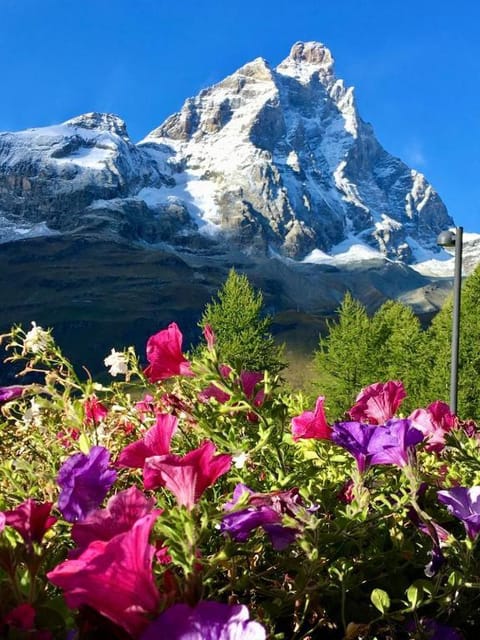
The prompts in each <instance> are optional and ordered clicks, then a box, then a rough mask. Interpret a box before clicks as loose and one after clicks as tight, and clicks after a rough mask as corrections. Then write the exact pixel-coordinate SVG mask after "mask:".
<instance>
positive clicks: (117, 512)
mask: <svg viewBox="0 0 480 640" xmlns="http://www.w3.org/2000/svg"><path fill="white" fill-rule="evenodd" d="M154 505H155V500H154V498H147V497H146V496H145V494H144V493H142V491H140V490H139V489H137V487H135V486H132V487H129V488H128V489H125V490H124V491H119V492H118V493H117V494H115V495H114V496H112V497H111V498H110V499H109V500H108V502H107V506H106V508H105V509H95V511H91V512H90V513H89V514H88V515H87V517H86V518H85V519H84V520H82V521H81V522H76V523H75V524H74V525H73V527H72V533H71V535H72V540H73V541H74V542H75V543H76V544H77V546H78V547H80V548H81V549H82V550H83V549H85V548H86V547H88V545H89V544H90V543H91V542H94V541H95V540H104V541H107V540H111V539H112V538H113V537H114V536H116V535H118V534H119V533H125V532H126V531H129V530H130V529H131V528H132V527H133V525H134V524H135V523H136V522H137V520H140V518H143V517H144V516H146V515H148V514H149V513H151V512H152V510H153V507H154ZM154 513H156V514H157V515H160V513H161V511H160V510H159V509H157V510H156V511H155V512H154Z"/></svg>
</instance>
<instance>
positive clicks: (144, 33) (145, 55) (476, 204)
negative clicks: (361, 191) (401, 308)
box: [0, 0, 480, 232]
mask: <svg viewBox="0 0 480 640" xmlns="http://www.w3.org/2000/svg"><path fill="white" fill-rule="evenodd" d="M479 29H480V3H477V2H476V0H456V2H447V1H446V0H436V1H433V0H416V1H414V0H398V1H397V0H342V2H338V1H336V0H330V1H329V2H326V1H324V0H296V1H295V2H294V0H288V1H287V0H274V1H273V0H272V1H262V0H241V1H238V0H229V1H228V0H211V1H205V0H183V1H175V0H168V1H164V0H81V1H80V0H75V1H73V0H0V82H1V86H2V92H1V95H0V130H1V131H6V130H11V131H13V130H18V129H24V128H28V127H34V126H43V125H49V124H53V123H57V122H61V121H63V120H66V119H68V118H71V117H73V116H75V115H79V114H81V113H85V112H88V111H107V112H112V113H116V114H117V115H119V116H121V117H122V118H123V119H124V120H125V121H126V123H127V126H128V130H129V132H130V136H131V137H132V138H133V139H134V140H139V139H141V138H142V137H143V136H144V135H146V134H147V133H148V132H149V131H150V130H152V129H153V128H155V127H157V126H158V125H159V124H161V123H162V122H163V120H164V119H165V118H166V117H167V116H169V115H170V114H172V113H174V112H175V111H177V110H178V109H179V108H180V107H181V105H182V104H183V102H184V100H185V99H186V98H187V97H189V96H193V95H195V94H197V93H198V91H200V90H201V89H202V88H204V87H206V86H209V85H211V84H214V83H215V82H217V81H219V80H221V79H222V78H224V77H225V76H226V75H228V74H230V73H232V72H234V71H235V70H236V69H237V68H238V67H240V66H241V65H243V64H245V63H246V62H248V61H249V60H252V59H254V58H256V57H258V56H262V57H264V58H266V60H268V62H269V63H271V64H272V65H276V64H278V63H279V62H280V61H281V60H283V58H285V57H286V56H287V55H288V53H289V51H290V48H291V46H292V45H293V43H294V42H296V41H298V40H303V41H306V40H317V41H320V42H323V43H324V44H326V45H327V46H328V47H329V48H330V49H331V50H332V53H333V56H334V58H335V61H336V71H337V75H338V76H339V77H342V78H343V79H344V80H345V82H346V84H347V85H354V86H355V91H356V98H357V104H358V108H359V112H360V115H361V116H362V118H363V119H364V120H366V121H368V122H370V123H371V124H372V125H373V127H374V130H375V132H376V135H377V137H378V139H379V140H380V142H381V143H382V144H383V146H384V147H385V148H386V149H387V150H388V151H389V152H390V153H393V154H394V155H396V156H398V157H400V158H402V159H403V160H404V161H405V162H407V164H409V165H410V166H412V167H414V168H416V169H418V170H420V171H422V172H423V173H425V175H426V176H427V178H428V179H429V181H430V182H431V183H432V184H433V186H434V188H435V189H436V190H437V191H438V193H439V194H440V196H441V197H442V199H443V200H444V202H445V204H446V205H447V207H448V209H449V211H450V213H451V215H452V216H453V218H454V219H455V222H456V224H458V225H463V226H464V227H465V230H466V231H475V232H480V180H479V178H478V176H479V173H480V144H479V143H480V37H479Z"/></svg>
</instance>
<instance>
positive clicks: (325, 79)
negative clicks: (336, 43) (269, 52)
mask: <svg viewBox="0 0 480 640" xmlns="http://www.w3.org/2000/svg"><path fill="white" fill-rule="evenodd" d="M333 63H334V60H333V56H332V54H331V52H330V49H328V48H327V47H326V46H325V45H323V44H322V43H321V42H296V43H295V44H294V45H293V47H292V49H291V51H290V54H289V55H288V57H287V58H285V60H283V62H281V63H280V64H279V65H278V67H277V71H278V72H279V73H281V74H282V75H287V76H291V77H293V78H296V79H297V80H299V81H300V82H301V83H302V84H305V83H307V84H308V83H309V82H310V80H311V79H312V77H313V76H314V75H316V76H317V77H318V78H319V79H320V81H321V82H322V83H323V84H325V85H326V86H330V84H332V83H333V82H334V80H335V76H334V73H333Z"/></svg>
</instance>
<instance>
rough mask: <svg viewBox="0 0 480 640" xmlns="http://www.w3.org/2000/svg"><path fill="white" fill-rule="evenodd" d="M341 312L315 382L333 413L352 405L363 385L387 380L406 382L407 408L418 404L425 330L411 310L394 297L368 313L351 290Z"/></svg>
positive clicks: (322, 348) (324, 341)
mask: <svg viewBox="0 0 480 640" xmlns="http://www.w3.org/2000/svg"><path fill="white" fill-rule="evenodd" d="M337 313H338V319H337V321H336V322H332V323H330V324H329V326H328V328H329V333H328V335H327V336H326V337H324V338H321V339H320V343H319V349H318V351H317V352H316V354H315V368H316V370H317V374H318V382H317V387H318V390H319V391H320V392H321V393H322V395H325V396H326V397H327V405H328V407H329V409H330V414H331V415H332V416H338V415H340V414H342V413H343V412H344V411H345V410H346V409H348V408H349V407H350V406H351V405H352V403H353V401H354V399H355V395H356V394H357V393H358V390H359V389H360V388H361V387H365V386H367V385H369V384H372V383H373V382H379V381H382V382H386V381H387V380H402V381H403V383H404V385H405V388H406V390H407V393H408V396H409V398H408V400H407V401H406V402H405V403H404V409H408V408H413V407H415V406H418V404H416V402H417V399H418V395H419V394H418V389H420V388H423V386H422V376H423V375H424V373H423V372H424V371H425V369H424V367H423V366H422V357H423V356H422V354H423V344H424V334H423V331H422V328H421V325H420V322H419V320H418V318H417V317H416V316H415V314H414V313H413V311H412V310H411V309H410V308H409V307H407V306H405V305H403V304H401V303H400V302H397V301H394V300H390V301H387V302H386V303H385V304H383V305H382V306H381V307H380V309H379V310H378V311H377V312H376V313H375V314H374V315H373V317H372V318H369V316H368V314H367V311H366V309H365V307H364V306H363V305H362V304H361V303H360V302H359V301H358V300H355V299H353V298H352V296H351V294H350V293H347V294H346V295H345V298H344V300H343V302H342V304H341V306H340V308H339V309H338V312H337ZM333 399H334V400H333Z"/></svg>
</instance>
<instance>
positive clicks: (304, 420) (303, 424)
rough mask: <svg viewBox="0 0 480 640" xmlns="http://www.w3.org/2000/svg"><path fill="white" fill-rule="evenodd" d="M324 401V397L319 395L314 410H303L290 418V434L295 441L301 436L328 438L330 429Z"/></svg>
mask: <svg viewBox="0 0 480 640" xmlns="http://www.w3.org/2000/svg"><path fill="white" fill-rule="evenodd" d="M324 402H325V398H324V397H323V396H319V397H318V398H317V402H316V404H315V410H314V411H304V412H303V413H302V414H301V415H299V416H296V417H295V418H292V422H291V425H292V436H293V439H294V440H295V441H297V440H300V439H301V438H305V439H306V438H316V439H327V440H328V439H330V436H331V432H332V429H331V427H330V426H329V425H328V423H327V419H326V417H325V411H324V409H323V403H324Z"/></svg>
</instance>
